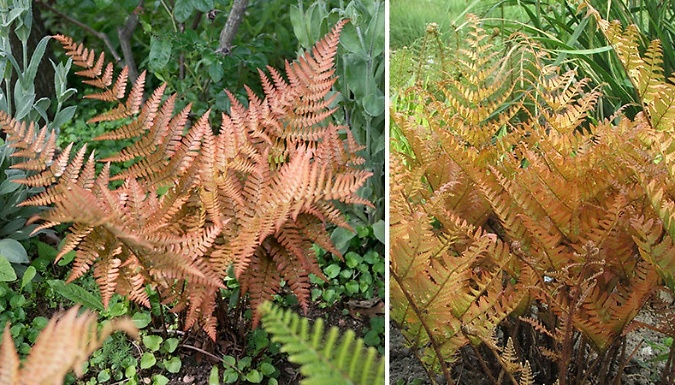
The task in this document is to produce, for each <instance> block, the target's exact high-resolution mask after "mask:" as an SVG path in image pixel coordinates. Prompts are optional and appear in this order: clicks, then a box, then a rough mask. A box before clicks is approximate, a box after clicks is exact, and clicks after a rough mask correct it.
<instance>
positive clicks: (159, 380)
mask: <svg viewBox="0 0 675 385" xmlns="http://www.w3.org/2000/svg"><path fill="white" fill-rule="evenodd" d="M168 383H169V379H168V378H166V377H164V376H163V375H161V374H155V375H154V376H152V385H166V384H168Z"/></svg>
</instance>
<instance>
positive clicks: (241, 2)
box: [216, 0, 248, 55]
mask: <svg viewBox="0 0 675 385" xmlns="http://www.w3.org/2000/svg"><path fill="white" fill-rule="evenodd" d="M246 7H248V0H234V3H233V4H232V9H231V10H230V15H229V16H228V17H227V22H226V23H225V27H223V30H222V31H220V44H219V45H218V49H217V50H216V52H217V53H220V54H223V55H227V54H229V53H230V50H231V49H232V40H234V35H236V34H237V30H238V29H239V25H240V24H241V21H242V19H243V18H244V13H245V12H246Z"/></svg>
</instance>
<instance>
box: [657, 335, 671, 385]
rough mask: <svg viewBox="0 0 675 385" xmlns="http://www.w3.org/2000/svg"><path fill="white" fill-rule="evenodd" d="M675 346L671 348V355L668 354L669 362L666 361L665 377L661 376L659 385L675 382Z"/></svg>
mask: <svg viewBox="0 0 675 385" xmlns="http://www.w3.org/2000/svg"><path fill="white" fill-rule="evenodd" d="M673 363H675V344H673V345H671V346H670V354H668V360H667V361H666V366H664V367H663V375H661V382H660V383H659V385H666V384H669V383H670V382H669V380H670V381H672V380H675V365H674V364H673Z"/></svg>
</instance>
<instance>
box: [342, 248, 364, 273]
mask: <svg viewBox="0 0 675 385" xmlns="http://www.w3.org/2000/svg"><path fill="white" fill-rule="evenodd" d="M361 262H363V257H361V256H360V255H359V254H358V253H355V252H353V251H350V252H348V253H347V254H345V263H346V264H347V267H349V268H351V269H353V268H355V267H356V266H358V265H359V264H360V263H361Z"/></svg>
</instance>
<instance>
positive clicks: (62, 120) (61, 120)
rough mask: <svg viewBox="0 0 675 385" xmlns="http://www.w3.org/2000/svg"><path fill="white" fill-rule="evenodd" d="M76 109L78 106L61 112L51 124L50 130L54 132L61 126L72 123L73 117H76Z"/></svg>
mask: <svg viewBox="0 0 675 385" xmlns="http://www.w3.org/2000/svg"><path fill="white" fill-rule="evenodd" d="M76 108H77V106H69V107H66V108H64V109H62V110H61V111H59V112H58V113H57V114H56V116H54V120H52V122H51V123H49V128H51V129H52V130H53V129H57V128H61V126H63V125H64V124H66V123H68V122H70V120H71V119H73V115H75V109H76Z"/></svg>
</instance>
